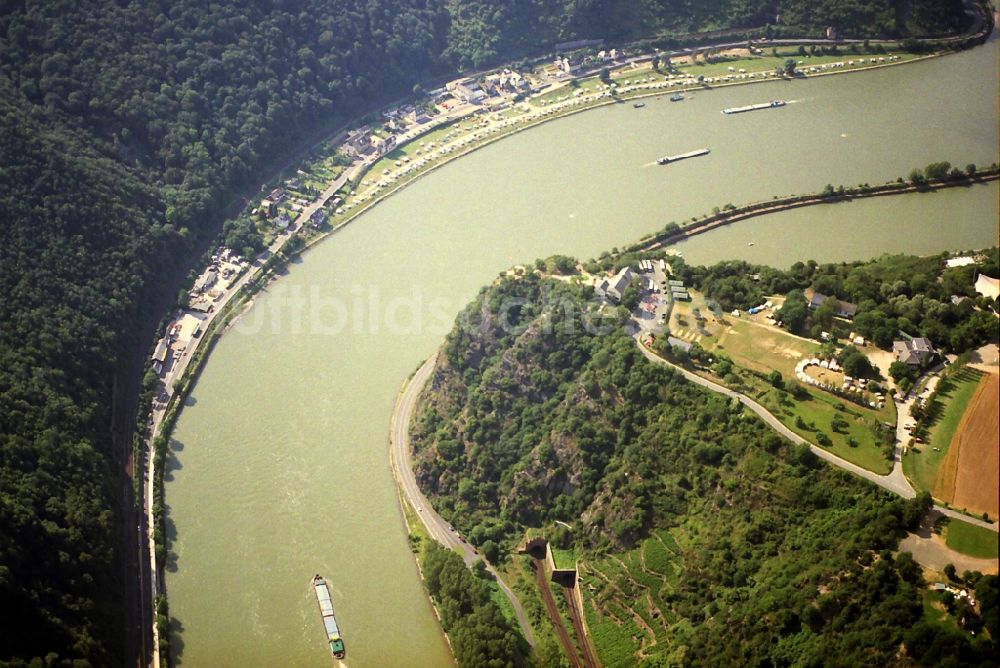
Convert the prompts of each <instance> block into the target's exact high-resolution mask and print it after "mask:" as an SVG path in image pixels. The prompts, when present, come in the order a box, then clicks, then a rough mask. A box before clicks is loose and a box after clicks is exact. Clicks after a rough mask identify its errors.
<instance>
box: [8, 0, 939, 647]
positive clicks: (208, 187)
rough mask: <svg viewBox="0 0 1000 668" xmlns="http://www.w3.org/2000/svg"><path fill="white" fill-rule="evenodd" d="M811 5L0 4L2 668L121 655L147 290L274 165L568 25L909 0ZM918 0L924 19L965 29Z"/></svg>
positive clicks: (761, 17) (680, 20)
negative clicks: (121, 434)
mask: <svg viewBox="0 0 1000 668" xmlns="http://www.w3.org/2000/svg"><path fill="white" fill-rule="evenodd" d="M814 4H816V3H807V2H805V0H789V1H788V2H785V3H780V7H778V6H775V3H766V2H755V1H751V2H747V1H746V0H715V1H714V2H706V3H691V2H678V1H676V0H670V1H666V0H660V1H657V2H653V1H647V2H639V3H620V2H613V1H612V0H584V1H582V2H581V1H579V0H509V1H507V2H499V3H498V2H484V1H482V0H450V1H448V2H445V1H444V0H393V1H389V0H360V1H358V2H347V1H346V0H302V1H298V2H294V1H291V0H286V1H282V0H275V1H267V0H262V1H261V2H217V3H208V4H206V3H200V2H194V1H193V0H177V1H175V2H169V3H150V2H139V1H137V0H121V1H120V2H107V1H100V0H80V1H72V2H71V1H69V0H53V1H50V2H44V3H29V2H24V1H23V0H5V1H3V2H0V6H2V11H0V146H2V148H3V151H2V153H0V155H2V158H0V161H2V162H0V164H2V168H0V220H2V221H3V223H2V227H0V229H2V235H3V236H2V239H0V260H2V261H0V285H2V287H3V290H4V297H3V299H2V300H0V315H2V317H3V322H4V327H3V328H2V333H0V396H2V401H0V481H2V485H0V623H3V624H4V628H5V629H6V632H5V633H3V634H0V661H8V660H9V661H13V662H15V663H17V662H27V661H30V660H31V659H33V658H36V657H39V658H40V657H47V660H48V661H50V662H51V663H59V662H68V661H71V660H73V659H78V660H80V661H82V662H83V664H81V665H85V664H86V663H89V664H91V665H103V664H115V663H119V662H120V661H121V660H122V659H123V657H122V649H121V645H120V641H119V640H118V638H119V636H120V629H121V628H122V627H123V625H124V621H123V620H122V618H121V617H122V613H121V600H120V599H121V592H122V591H123V587H125V586H127V583H123V582H121V581H120V577H119V576H118V575H117V574H118V573H120V571H121V569H120V568H119V563H120V560H121V555H120V554H118V552H119V548H118V546H117V543H118V531H119V528H120V527H119V526H118V523H119V521H120V520H119V517H118V510H117V508H118V507H119V503H118V500H117V499H116V496H117V490H118V485H117V484H116V478H117V476H118V474H117V473H116V472H117V471H119V470H120V467H121V464H122V463H121V462H120V461H118V459H119V455H118V453H115V452H113V451H112V443H111V437H110V433H109V432H110V429H109V425H110V424H111V420H112V397H113V394H114V388H115V387H116V383H119V384H121V383H122V382H123V381H126V380H127V378H124V377H123V375H122V374H123V373H124V372H125V371H126V370H128V369H127V365H126V359H128V357H129V355H128V353H130V352H131V351H133V350H135V349H136V348H137V347H142V346H145V345H146V344H147V343H148V342H147V341H145V335H146V334H148V332H145V333H143V332H141V331H140V326H139V323H141V322H143V321H144V317H143V316H144V315H149V314H146V313H145V312H144V309H143V305H148V304H149V303H150V301H151V299H152V297H153V296H154V295H157V294H163V293H164V291H166V292H165V293H166V294H170V293H171V292H172V291H173V290H174V289H175V288H176V287H177V286H174V285H169V283H170V281H171V280H173V279H171V278H170V277H171V276H174V275H176V274H177V272H178V270H180V274H181V275H182V274H183V273H185V272H184V269H185V268H184V267H183V266H181V265H182V264H183V263H184V262H185V260H184V258H188V257H189V256H190V254H191V253H192V252H193V251H194V249H195V248H197V247H198V242H199V240H204V239H205V238H206V237H208V236H211V235H214V234H215V233H217V231H218V230H219V229H220V227H221V221H222V218H223V217H224V215H223V212H224V209H225V205H226V204H227V203H228V202H229V201H231V200H233V199H234V198H237V196H238V195H239V194H241V193H243V194H245V193H248V192H249V191H250V190H251V189H252V188H253V187H254V184H256V183H257V182H258V181H259V180H262V176H261V175H262V174H265V173H267V172H268V171H270V170H273V169H275V168H276V167H279V166H280V165H282V164H283V163H284V162H285V161H286V160H288V159H290V158H291V157H292V152H293V151H295V150H296V149H297V147H302V146H305V145H306V144H308V142H309V141H310V140H312V139H315V138H317V137H319V136H320V135H321V133H323V132H328V131H330V130H331V129H332V128H334V127H336V126H337V125H338V124H340V123H343V122H345V121H346V120H348V119H350V118H353V117H355V116H356V115H358V114H361V113H364V112H366V111H369V110H370V109H371V108H372V107H373V106H377V105H378V104H379V103H381V102H384V101H387V100H390V99H393V98H394V97H398V96H401V95H405V94H409V93H410V92H411V91H412V90H413V87H414V85H415V84H416V83H418V82H428V81H431V80H434V79H435V78H439V77H443V76H451V75H453V74H455V73H456V72H458V71H459V70H461V69H462V68H466V67H469V66H473V65H474V66H479V65H482V64H484V63H489V62H498V61H500V60H504V59H508V58H516V57H520V56H523V55H526V54H528V53H531V52H537V51H538V50H540V49H542V48H543V47H545V46H547V45H552V44H555V43H557V42H559V41H562V40H570V39H577V38H587V37H603V38H607V39H609V40H622V39H630V38H632V37H646V36H651V35H653V34H655V33H658V32H661V31H666V32H670V31H675V32H677V31H679V32H688V31H694V30H702V29H714V28H725V27H730V26H734V27H746V26H757V25H763V24H764V23H767V22H769V21H772V20H773V17H772V15H773V14H776V13H778V10H779V9H780V10H781V11H783V12H785V13H786V15H788V16H793V17H796V18H795V21H796V22H800V23H801V28H802V29H804V30H810V31H819V30H821V29H822V27H823V26H824V24H825V23H824V22H827V21H831V20H833V21H841V20H842V21H843V24H842V25H841V26H840V27H841V28H842V30H843V31H844V32H845V33H851V32H857V33H858V34H873V33H876V32H885V31H888V32H894V33H899V34H902V33H903V32H905V30H908V29H909V28H907V27H905V26H902V25H901V24H899V23H898V22H897V23H892V22H891V21H888V20H883V19H881V18H880V19H879V20H878V21H877V22H870V19H871V17H875V16H882V15H883V14H885V15H888V14H893V15H895V16H898V15H900V11H899V9H900V7H902V6H903V4H907V3H903V0H869V2H859V1H857V0H855V2H852V3H849V4H850V5H851V6H852V7H853V9H851V11H849V12H846V13H844V14H843V16H840V15H834V14H831V13H830V12H833V9H832V8H835V7H838V6H840V5H845V6H846V5H847V4H848V3H844V2H840V1H838V0H824V1H823V2H821V3H819V4H821V5H822V6H824V7H827V8H830V12H827V13H826V14H823V13H817V14H816V15H815V16H813V15H811V14H809V13H807V12H803V11H801V8H802V7H806V6H812V5H814ZM910 4H912V8H913V9H914V11H915V12H916V14H917V15H919V16H923V17H925V18H923V19H921V21H918V22H911V24H912V25H914V26H917V25H919V29H920V30H926V31H939V30H941V29H943V28H947V27H948V26H951V25H953V24H954V18H955V16H956V14H954V13H948V12H947V11H945V12H941V11H939V9H937V8H935V9H934V11H933V12H931V11H930V10H928V11H922V10H920V9H919V8H920V7H921V6H924V5H928V6H929V3H926V2H916V1H915V0H914V2H912V3H910ZM930 4H933V3H930ZM907 6H909V4H907ZM795 7H799V8H800V11H799V12H798V15H796V14H795V9H794V8H795ZM911 13H912V12H911ZM887 21H888V22H887ZM789 29H792V28H789ZM132 373H133V374H136V373H138V371H136V370H132Z"/></svg>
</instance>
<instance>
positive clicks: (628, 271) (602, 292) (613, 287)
mask: <svg viewBox="0 0 1000 668" xmlns="http://www.w3.org/2000/svg"><path fill="white" fill-rule="evenodd" d="M633 277H634V274H633V273H632V268H631V267H625V268H623V269H622V270H621V271H619V272H618V273H617V274H615V275H614V277H612V278H603V279H601V280H600V281H599V282H598V283H597V286H596V287H595V288H594V292H596V293H597V296H598V297H602V298H604V299H609V300H614V301H616V302H620V301H621V300H622V295H623V294H624V293H625V290H626V289H627V288H628V286H629V284H631V283H632V278H633Z"/></svg>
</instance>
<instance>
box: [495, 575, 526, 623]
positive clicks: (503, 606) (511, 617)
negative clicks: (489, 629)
mask: <svg viewBox="0 0 1000 668" xmlns="http://www.w3.org/2000/svg"><path fill="white" fill-rule="evenodd" d="M490 598H491V599H492V600H493V602H494V603H496V604H497V605H498V606H499V607H500V610H501V611H502V612H503V616H504V617H506V618H507V621H509V622H510V623H511V624H513V625H514V628H517V629H520V626H519V625H518V622H517V615H516V614H515V613H514V606H513V605H511V603H510V599H509V598H507V595H506V594H504V593H503V592H502V591H500V585H499V584H497V581H496V580H492V581H491V582H490Z"/></svg>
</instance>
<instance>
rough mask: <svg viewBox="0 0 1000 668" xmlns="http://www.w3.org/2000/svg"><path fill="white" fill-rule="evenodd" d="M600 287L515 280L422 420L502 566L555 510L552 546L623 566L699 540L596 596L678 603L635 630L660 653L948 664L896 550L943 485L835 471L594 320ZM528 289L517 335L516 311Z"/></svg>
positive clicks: (953, 638)
mask: <svg viewBox="0 0 1000 668" xmlns="http://www.w3.org/2000/svg"><path fill="white" fill-rule="evenodd" d="M588 297H589V295H588V294H587V292H586V290H584V289H580V288H575V287H573V286H567V285H565V284H562V283H559V282H557V281H554V280H542V279H539V278H538V277H537V276H526V277H524V278H505V279H503V280H501V281H500V282H499V283H498V284H496V285H494V286H493V287H491V288H489V289H488V290H486V291H484V292H483V293H481V294H480V295H479V297H478V298H477V299H476V300H475V301H474V302H473V303H472V304H471V305H470V306H469V308H468V309H467V311H466V312H465V314H464V315H463V316H462V317H461V318H460V324H459V325H458V326H457V327H456V329H455V330H454V331H453V332H452V333H451V334H450V335H449V338H448V341H447V344H446V346H445V350H444V355H443V356H442V358H443V359H442V361H441V362H439V366H438V368H437V369H436V371H435V376H434V381H433V383H432V384H431V388H432V389H430V390H428V391H425V394H424V395H423V396H422V399H421V402H422V406H423V413H422V415H421V418H420V420H419V423H418V424H416V425H415V426H414V438H415V448H416V453H415V455H416V469H417V473H418V476H419V479H420V483H421V486H422V487H423V488H424V489H425V490H427V491H429V492H430V494H431V497H432V500H433V503H434V505H435V507H436V508H437V509H438V510H440V512H442V513H443V514H444V515H445V516H446V517H448V518H449V520H450V521H451V522H452V523H453V524H454V525H455V526H456V527H459V528H460V529H461V530H462V531H463V533H465V534H466V535H468V536H469V538H470V541H471V542H473V543H474V544H479V545H487V544H493V543H496V544H499V545H500V546H501V550H500V552H499V557H498V558H503V549H502V548H509V547H510V546H511V545H512V544H513V542H514V541H515V540H516V539H518V538H519V537H520V536H521V535H522V532H523V530H524V528H525V527H529V526H530V527H548V528H554V526H555V521H556V520H560V521H562V522H566V523H567V524H569V525H571V526H572V527H573V529H572V531H571V532H570V531H566V530H560V531H558V532H556V533H554V534H553V536H552V538H553V540H554V542H557V543H558V544H559V545H561V546H562V547H568V546H569V545H570V544H572V545H574V546H575V547H576V548H577V550H578V553H579V554H581V555H583V556H582V558H583V559H584V561H587V559H588V558H593V559H600V558H601V557H602V555H606V554H609V555H620V558H621V559H622V561H619V562H618V563H624V561H625V560H626V556H625V555H623V554H622V553H623V552H626V551H629V550H630V549H632V548H634V547H635V546H637V545H640V544H641V543H642V541H643V540H644V539H645V538H646V537H648V536H650V535H651V534H652V533H653V532H662V531H663V530H664V529H669V528H677V529H678V530H680V531H681V532H683V533H684V535H686V536H687V539H686V542H685V544H684V547H683V549H681V550H679V552H678V554H677V558H678V560H679V561H678V566H677V567H675V568H674V570H671V571H670V572H669V573H664V576H665V577H664V582H665V584H664V585H663V586H661V587H659V588H657V587H652V586H650V585H641V586H640V585H636V583H635V582H634V581H632V580H630V579H629V578H627V577H626V576H624V575H620V574H619V575H615V574H614V572H611V573H610V574H609V572H605V575H606V576H608V577H611V580H610V581H608V582H605V581H603V580H598V582H597V584H596V585H595V586H596V589H593V590H588V592H587V594H586V595H587V596H593V597H595V599H596V600H598V601H600V602H601V603H602V604H603V603H607V604H608V605H610V606H612V607H614V606H615V605H618V606H624V607H628V606H631V605H633V604H634V603H635V601H652V602H655V605H656V606H657V607H658V609H659V610H660V611H662V612H663V613H664V614H666V615H669V617H670V619H671V620H673V621H672V626H671V631H670V633H671V643H670V644H669V646H667V645H666V644H659V645H657V646H655V647H653V648H651V647H650V645H649V643H640V641H639V640H636V651H637V657H638V656H639V654H638V652H639V647H640V645H641V647H642V656H644V657H646V659H647V660H648V661H649V662H650V665H660V664H659V663H657V661H660V660H666V659H667V655H668V654H669V653H670V652H673V651H676V649H677V648H679V647H684V648H685V649H684V653H683V656H684V662H685V663H690V664H693V665H778V664H781V665H822V664H824V663H825V662H826V660H827V659H828V658H829V657H832V656H836V657H842V658H843V662H844V664H845V665H887V664H892V663H893V662H894V660H895V659H896V657H897V656H898V655H899V652H900V647H901V646H903V645H904V644H905V646H906V648H907V651H909V652H910V656H911V657H913V658H914V659H915V660H917V661H920V662H925V661H926V662H928V663H932V662H933V659H932V657H936V656H940V652H941V651H943V650H942V649H941V648H940V647H938V648H937V649H933V647H934V644H933V642H930V643H928V641H927V638H926V637H925V635H922V631H921V629H922V628H923V627H922V626H921V625H922V624H924V623H925V622H926V621H927V620H926V618H925V616H924V612H923V611H924V607H923V605H922V597H923V596H924V590H925V583H924V582H923V581H922V577H921V569H920V568H919V566H917V565H916V564H915V562H914V561H913V559H912V558H911V556H910V555H909V554H907V553H903V554H898V555H894V554H893V550H895V549H896V548H897V546H898V540H899V538H900V537H901V536H902V535H904V532H905V530H907V529H913V528H914V527H916V526H917V524H918V523H919V521H920V518H921V517H922V516H923V515H924V513H925V512H926V511H927V510H928V508H929V507H930V504H931V499H930V496H929V495H927V494H923V495H921V496H920V497H918V498H917V499H915V500H912V501H906V500H903V499H900V498H898V497H895V496H892V495H889V494H888V493H885V492H882V491H880V490H877V489H876V488H875V487H873V486H870V485H869V484H868V483H865V482H864V481H861V480H858V479H856V478H853V477H851V476H850V475H848V474H846V473H844V472H842V471H840V470H838V469H835V468H833V467H830V466H829V465H827V464H826V463H824V462H822V461H821V460H819V459H818V458H817V457H816V456H815V455H813V454H812V453H811V452H810V451H809V450H808V449H806V448H804V447H798V446H793V445H792V444H790V443H788V442H787V441H785V440H783V439H781V438H780V437H778V436H777V435H776V434H775V433H773V432H772V431H771V430H769V429H768V428H767V427H766V426H765V425H764V424H763V423H762V422H761V421H759V420H757V419H756V418H754V417H752V416H750V415H748V414H747V413H745V411H744V409H743V408H742V406H741V405H740V404H739V403H738V402H733V401H730V400H727V399H726V398H724V397H721V396H719V395H717V394H713V393H709V392H707V391H704V390H701V389H699V388H697V387H695V386H693V385H691V384H689V383H687V382H686V381H684V380H683V378H682V377H680V376H679V375H676V374H674V373H672V372H671V371H669V370H667V369H666V368H664V367H662V366H660V365H655V364H652V363H650V362H649V361H647V360H646V359H645V358H643V357H642V355H641V354H640V353H639V352H638V350H637V347H636V345H635V342H634V341H633V340H632V339H631V338H630V337H628V336H627V335H626V334H624V333H623V332H622V330H621V327H620V326H616V327H614V328H613V329H609V330H606V331H601V332H600V333H597V332H596V331H594V330H595V329H596V328H594V327H590V328H585V327H581V326H580V325H579V322H580V320H581V318H582V316H581V315H580V314H585V313H587V312H588V308H589V307H590V306H592V305H593V303H592V302H591V301H589V299H588ZM512 301H513V302H516V303H517V304H518V305H519V311H518V317H517V319H516V323H517V327H515V328H514V329H513V330H510V329H505V328H504V327H501V326H500V325H499V323H500V322H501V320H502V316H501V313H502V312H503V311H504V309H505V308H508V305H509V304H510V303H512ZM570 305H572V307H570ZM566 313H576V314H577V315H576V316H575V317H567V316H565V315H563V314H566ZM849 358H850V353H849V352H848V353H847V355H846V357H845V359H849ZM774 380H775V382H780V381H781V379H780V377H778V378H776V379H774ZM492 558H493V557H492V556H491V559H492ZM645 568H647V569H650V568H653V566H652V565H651V564H650V563H649V562H647V563H646V566H645ZM615 570H617V569H615ZM984 587H986V585H984ZM984 591H985V589H984ZM616 601H617V602H616ZM644 605H645V604H644ZM990 609H991V610H993V609H994V608H990ZM984 614H985V613H984ZM991 614H993V615H994V616H995V612H994V613H991ZM987 617H989V619H994V617H991V616H989V615H987ZM956 619H957V617H956ZM938 626H939V625H938V624H937V623H936V622H935V623H934V628H935V629H937V628H938ZM953 626H954V622H952V627H953ZM949 628H951V627H949ZM942 633H949V635H948V643H949V644H948V647H949V648H952V649H954V650H955V651H958V652H960V653H961V655H962V656H967V657H970V658H972V659H976V658H978V660H983V659H984V658H985V657H988V656H991V654H990V652H991V651H992V650H993V642H992V640H990V639H988V638H985V637H983V636H982V635H980V634H977V636H976V637H972V636H970V635H969V634H968V633H963V632H960V631H957V630H955V631H954V632H951V631H942ZM911 643H912V650H911V649H910V644H911ZM950 643H954V645H952V644H950ZM598 649H599V650H600V647H599V648H598ZM660 652H663V653H664V654H662V655H661V654H659V653H660ZM615 658H616V660H627V658H626V657H615ZM636 660H638V658H636Z"/></svg>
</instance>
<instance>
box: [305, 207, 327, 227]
mask: <svg viewBox="0 0 1000 668" xmlns="http://www.w3.org/2000/svg"><path fill="white" fill-rule="evenodd" d="M326 218H327V216H326V211H324V210H323V209H317V210H316V211H314V212H313V214H312V215H311V216H309V224H310V225H312V226H313V227H314V228H319V227H321V226H322V225H323V223H325V222H326Z"/></svg>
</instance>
